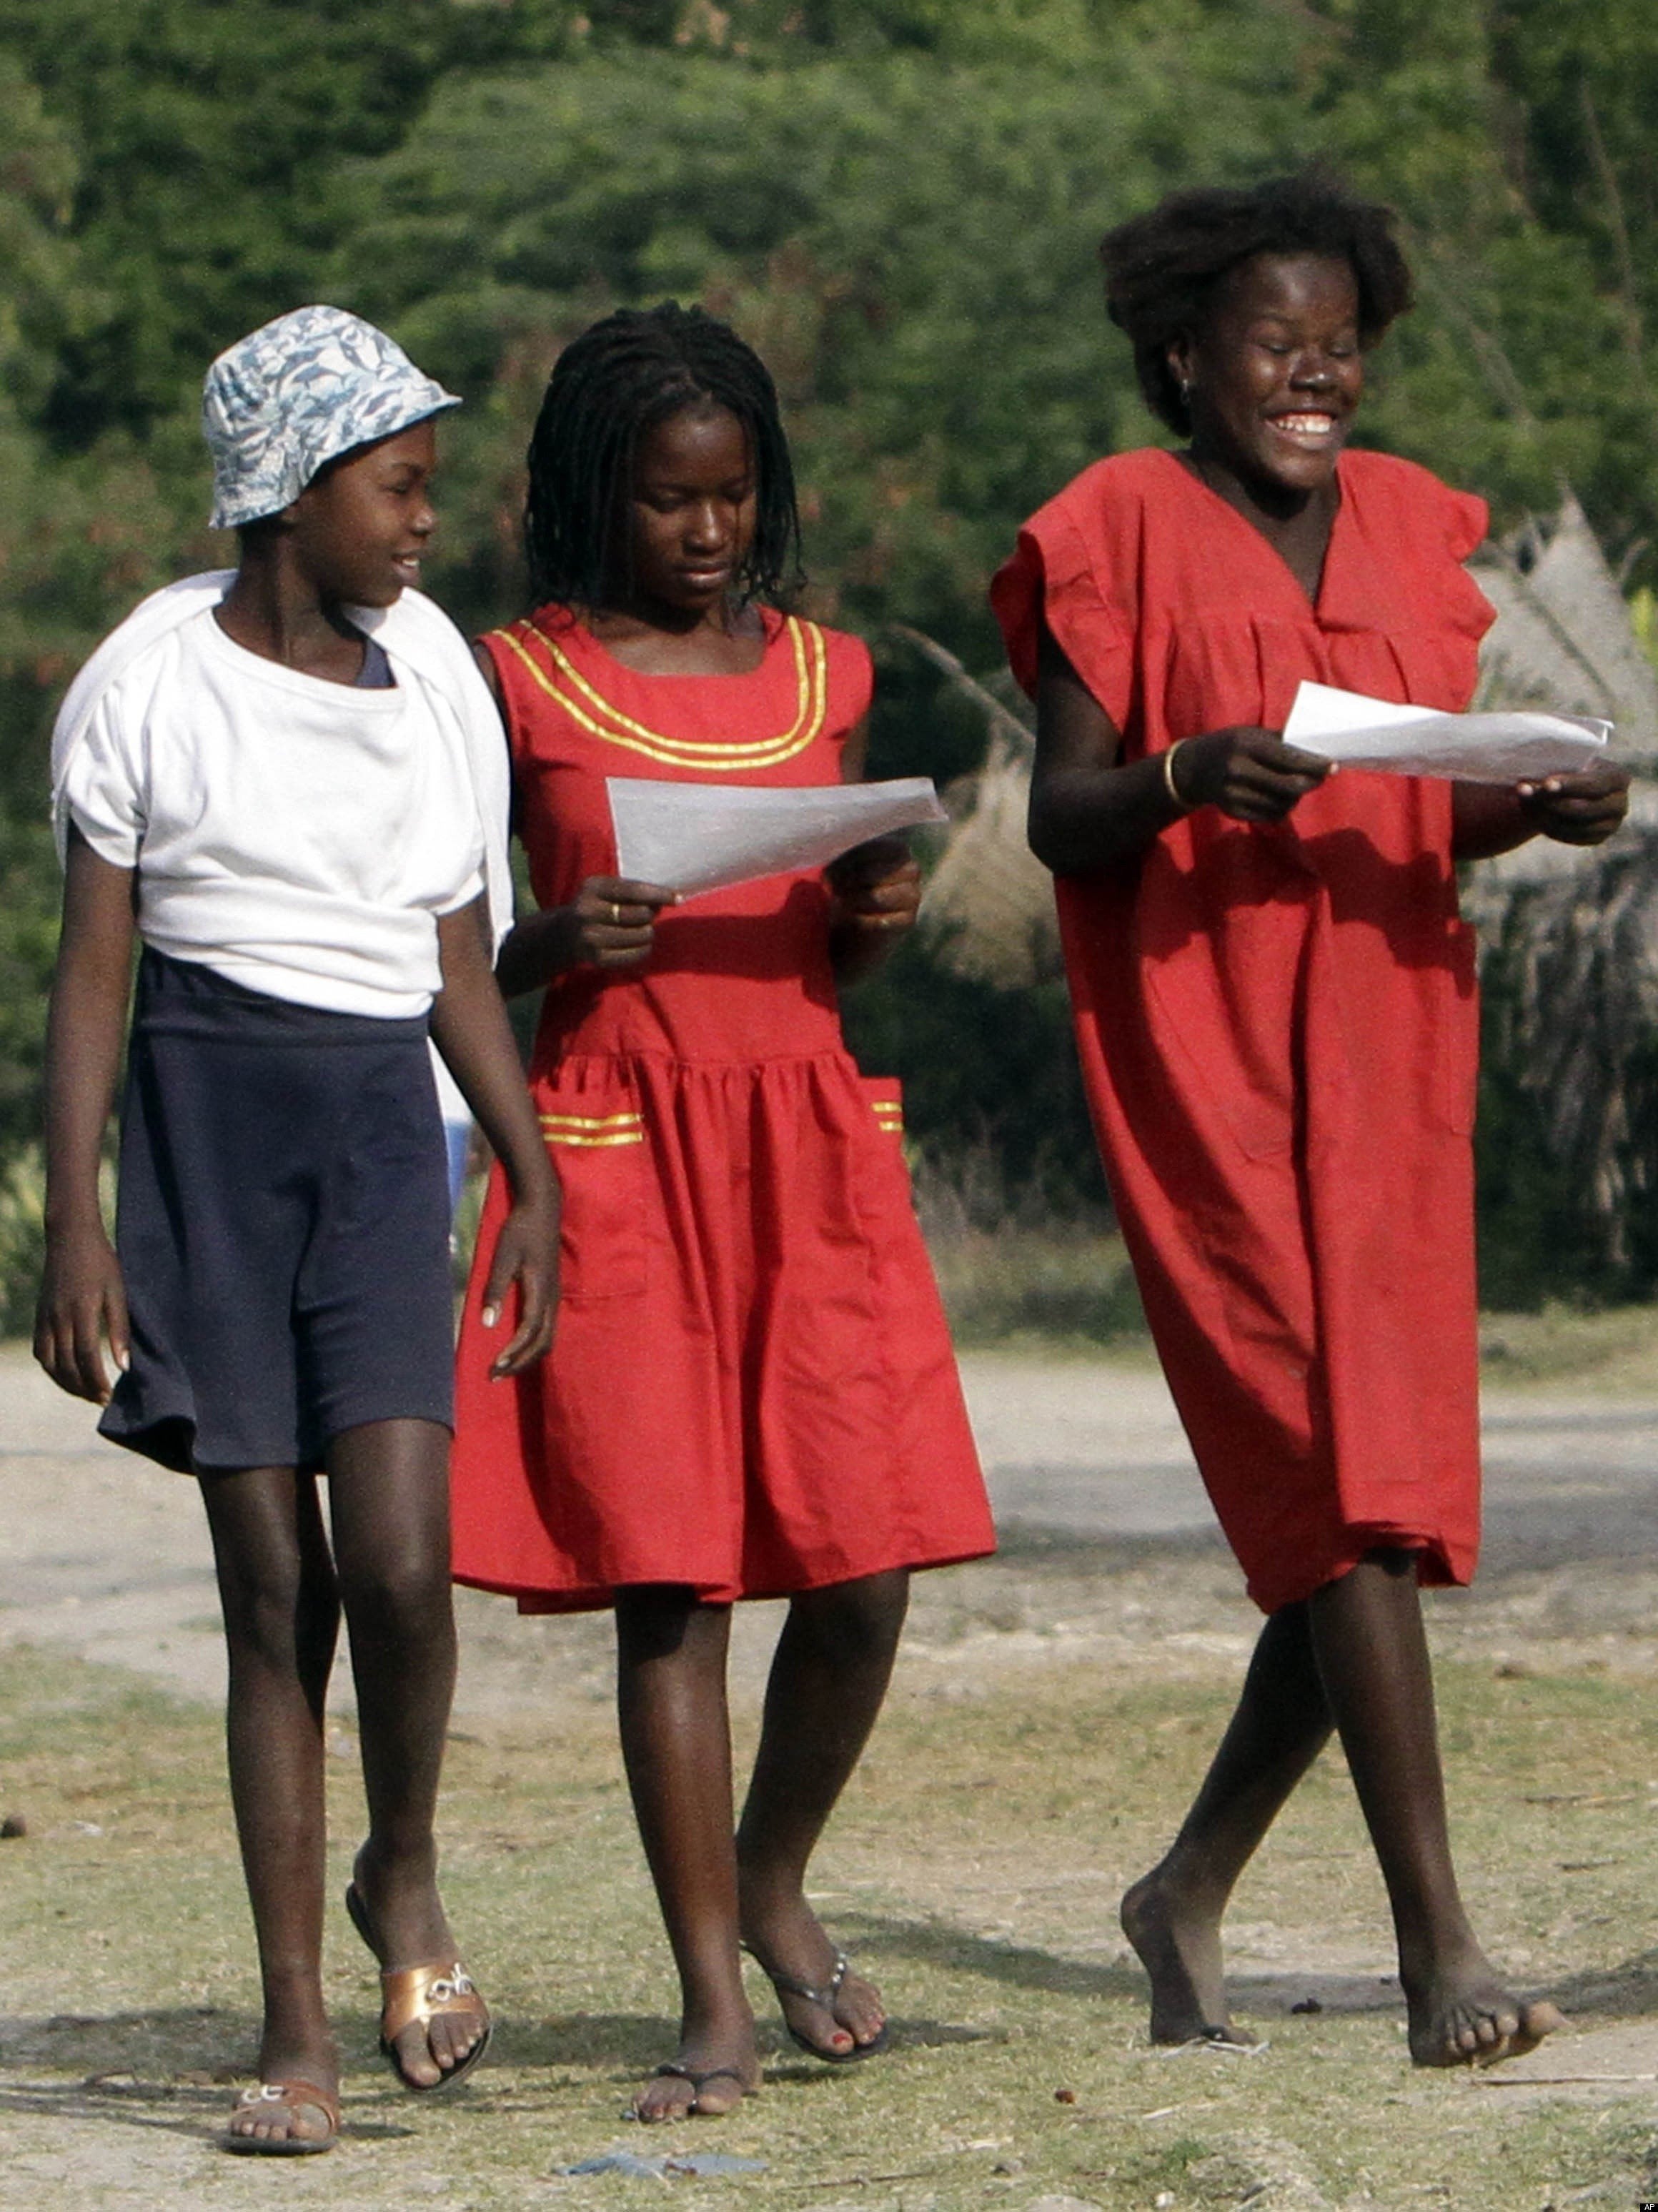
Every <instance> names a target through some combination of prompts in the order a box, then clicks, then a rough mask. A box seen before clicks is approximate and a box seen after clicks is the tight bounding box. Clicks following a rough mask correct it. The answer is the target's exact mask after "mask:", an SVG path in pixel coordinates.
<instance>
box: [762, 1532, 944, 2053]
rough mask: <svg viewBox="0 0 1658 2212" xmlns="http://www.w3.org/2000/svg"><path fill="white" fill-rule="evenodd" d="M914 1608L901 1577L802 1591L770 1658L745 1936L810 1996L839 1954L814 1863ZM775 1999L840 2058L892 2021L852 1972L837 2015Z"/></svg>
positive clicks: (783, 1993) (794, 1999)
mask: <svg viewBox="0 0 1658 2212" xmlns="http://www.w3.org/2000/svg"><path fill="white" fill-rule="evenodd" d="M908 1602H909V1577H908V1574H907V1573H905V1572H903V1571H902V1570H899V1571H893V1572H891V1573H888V1574H879V1575H868V1576H865V1577H862V1578H861V1579H860V1580H859V1581H857V1582H850V1583H836V1584H835V1585H834V1586H833V1587H832V1588H829V1589H816V1590H805V1591H802V1592H801V1593H800V1595H799V1596H797V1597H796V1598H795V1599H794V1601H793V1603H792V1604H791V1605H790V1607H789V1612H788V1619H787V1620H786V1623H785V1624H784V1628H783V1632H782V1635H781V1636H780V1638H779V1639H778V1644H777V1652H776V1656H775V1657H774V1659H773V1661H772V1668H771V1675H770V1679H769V1680H768V1683H767V1686H766V1706H765V1717H764V1721H763V1723H762V1729H761V1735H760V1747H759V1751H758V1753H756V1758H755V1762H754V1774H753V1777H752V1778H751V1779H750V1784H749V1794H748V1802H746V1804H745V1805H744V1808H743V1820H742V1826H740V1827H739V1828H738V1833H737V1863H738V1885H739V1892H740V1895H741V1899H742V1930H743V1940H744V1942H745V1943H746V1944H747V1945H748V1946H749V1948H750V1950H751V1951H752V1952H753V1953H754V1954H755V1956H756V1958H757V1959H758V1960H760V1962H761V1964H762V1966H765V1967H767V1968H768V1970H770V1971H771V1972H773V1973H774V1974H777V1975H779V1976H781V1977H783V1978H785V1979H786V1980H789V1981H793V1982H797V1983H800V1984H805V1986H806V1987H808V1988H811V1989H817V1990H828V1988H829V1984H830V1982H831V1980H832V1979H833V1977H834V1973H835V1958H836V1953H835V1946H834V1945H833V1944H832V1943H831V1942H830V1941H829V1937H828V1936H826V1935H825V1934H824V1932H823V1928H822V1927H821V1926H820V1925H819V1923H818V1920H817V1915H816V1914H815V1913H814V1912H813V1911H812V1910H811V1906H810V1905H808V1904H807V1902H806V1898H805V1874H806V1862H807V1861H808V1859H809V1858H810V1857H811V1854H812V1850H813V1849H814V1848H815V1846H816V1844H817V1838H819V1836H820V1835H822V1833H823V1826H824V1823H825V1822H826V1821H827V1820H828V1819H829V1814H831V1813H832V1812H833V1811H834V1809H835V1803H836V1802H837V1801H838V1799H839V1797H840V1795H841V1790H843V1789H844V1788H845V1787H846V1784H847V1779H848V1778H849V1777H850V1775H851V1773H852V1770H853V1767H854V1766H855V1765H857V1764H858V1760H859V1756H860V1755H861V1753H862V1752H863V1748H864V1746H865V1743H866V1742H867V1741H869V1732H870V1730H871V1729H872V1727H873V1726H874V1725H875V1718H876V1716H877V1714H878V1712H879V1711H880V1710H881V1701H882V1699H884V1697H885V1695H886V1690H887V1684H888V1682H889V1680H890V1679H891V1674H892V1662H893V1660H894V1657H895V1656H896V1653H897V1650H898V1638H899V1635H900V1633H901V1632H902V1628H903V1625H904V1614H905V1612H906V1609H907V1608H908ZM778 1996H779V1999H780V2002H781V2004H782V2008H783V2016H784V2018H785V2019H786V2021H788V2024H789V2026H790V2027H791V2028H792V2029H793V2031H794V2032H795V2033H796V2034H798V2035H799V2036H800V2037H802V2038H804V2039H805V2041H806V2042H807V2043H808V2044H810V2045H814V2046H815V2047H816V2048H817V2049H819V2050H822V2051H825V2052H827V2053H828V2054H829V2056H830V2057H846V2056H847V2054H848V2053H849V2052H850V2051H853V2049H854V2047H855V2046H856V2045H859V2044H870V2043H873V2042H874V2041H875V2040H876V2039H877V2038H878V2036H879V2035H880V2033H881V2031H882V2029H883V2027H884V2026H885V2020H886V2016H885V2015H884V2012H883V2010H882V2008H881V2000H880V1997H879V1995H878V1992H877V1991H876V1990H874V1989H873V1988H872V1986H871V1984H869V1983H868V1982H865V1981H864V1980H862V1979H861V1978H859V1976H857V1975H855V1974H847V1975H846V1976H845V1977H844V1978H843V1979H842V1980H841V1985H840V1988H839V1989H838V1990H837V1991H836V1992H835V2001H834V2004H833V2008H830V2007H829V2006H827V2005H823V2004H817V2003H814V2002H812V2001H811V1999H809V1998H806V1997H803V1996H800V1995H799V1993H798V1991H793V1990H787V1989H785V1988H780V1989H779V1990H778Z"/></svg>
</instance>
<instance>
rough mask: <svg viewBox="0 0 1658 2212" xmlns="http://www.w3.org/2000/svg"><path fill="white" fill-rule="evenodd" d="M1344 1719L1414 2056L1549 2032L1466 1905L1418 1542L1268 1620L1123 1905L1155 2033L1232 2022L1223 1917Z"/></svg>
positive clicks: (1495, 2048)
mask: <svg viewBox="0 0 1658 2212" xmlns="http://www.w3.org/2000/svg"><path fill="white" fill-rule="evenodd" d="M1332 1726H1334V1727H1335V1728H1336V1729H1338V1730H1339V1733H1340V1736H1341V1744H1342V1749H1343V1750H1344V1751H1345V1753H1346V1756H1347V1763H1348V1765H1349V1767H1350V1768H1351V1771H1352V1776H1353V1782H1354V1786H1355V1787H1356V1789H1357V1792H1358V1798H1359V1803H1360V1806H1361V1807H1362V1808H1363V1813H1364V1817H1365V1820H1366V1823H1367V1825H1368V1826H1369V1828H1370V1838H1371V1841H1372V1843H1373V1844H1375V1846H1376V1857H1377V1859H1378V1860H1379V1862H1380V1863H1381V1867H1382V1878H1383V1880H1384V1881H1386V1883H1387V1885H1388V1897H1389V1899H1390V1900H1391V1902H1392V1905H1393V1910H1394V1929H1395V1932H1396V1934H1397V1936H1398V1941H1399V1955H1400V1980H1401V1982H1402V1983H1403V1985H1404V1989H1405V1997H1406V2008H1407V2011H1408V2014H1409V2018H1410V2040H1411V2056H1412V2057H1413V2058H1414V2059H1415V2060H1416V2062H1417V2063H1418V2065H1455V2064H1458V2063H1461V2062H1463V2061H1465V2060H1467V2059H1468V2058H1473V2057H1499V2056H1501V2055H1502V2054H1503V2052H1504V2051H1509V2050H1512V2049H1515V2048H1516V2047H1520V2046H1522V2045H1529V2044H1531V2043H1533V2042H1535V2040H1536V2039H1538V2037H1540V2036H1541V2035H1546V2034H1547V2033H1549V2031H1550V2030H1551V2029H1552V2027H1556V2026H1558V2022H1559V2015H1558V2013H1557V2012H1556V2011H1555V2009H1554V2008H1553V2006H1552V2005H1548V2004H1529V2005H1527V2004H1521V2002H1518V2001H1517V2000H1516V1999H1515V1998H1514V1997H1512V1996H1509V1993H1508V1992H1507V1991H1506V1990H1504V1989H1503V1986H1502V1984H1501V1983H1500V1982H1499V1981H1498V1979H1497V1976H1496V1974H1495V1973H1494V1972H1493V1971H1492V1969H1491V1966H1490V1965H1489V1963H1488V1962H1487V1960H1486V1959H1485V1954H1483V1952H1481V1950H1480V1948H1479V1945H1478V1943H1477V1942H1475V1940H1474V1936H1473V1930H1472V1929H1470V1927H1469V1925H1468V1922H1467V1915H1466V1913H1465V1912H1464V1911H1463V1908H1462V1902H1461V1896H1460V1894H1459V1893H1458V1890H1457V1887H1456V1876H1455V1871H1454V1869H1453V1867H1452V1863H1451V1854H1450V1841H1449V1836H1448V1831H1447V1826H1446V1820H1445V1796H1444V1785H1443V1781H1442V1776H1441V1772H1440V1765H1439V1748H1438V1741H1437V1735H1436V1729H1435V1723H1434V1704H1433V1679H1432V1672H1431V1669H1430V1666H1429V1662H1428V1650H1427V1639H1426V1638H1425V1636H1424V1632H1423V1626H1422V1609H1421V1603H1420V1600H1419V1598H1418V1594H1417V1587H1416V1574H1415V1562H1414V1560H1413V1559H1412V1555H1411V1554H1410V1553H1407V1552H1396V1551H1387V1552H1382V1551H1378V1552H1376V1553H1371V1554H1370V1557H1368V1558H1367V1559H1363V1560H1362V1561H1361V1562H1360V1563H1359V1565H1357V1567H1355V1568H1354V1569H1353V1570H1352V1571H1351V1573H1349V1574H1345V1575H1343V1576H1341V1577H1339V1580H1337V1581H1335V1582H1333V1583H1327V1584H1326V1586H1325V1587H1324V1588H1323V1589H1321V1590H1318V1591H1316V1592H1315V1594H1314V1595H1313V1596H1312V1597H1310V1598H1309V1599H1308V1600H1307V1601H1306V1602H1305V1604H1303V1605H1296V1606H1287V1607H1284V1610H1283V1611H1282V1612H1280V1613H1275V1614H1274V1615H1273V1616H1272V1619H1271V1620H1269V1621H1268V1622H1267V1624H1266V1627H1265V1628H1264V1629H1263V1630H1262V1632H1261V1636H1260V1642H1259V1643H1258V1644H1257V1645H1256V1647H1255V1654H1254V1659H1253V1661H1252V1662H1251V1664H1250V1668H1249V1674H1248V1679H1247V1680H1246V1681H1245V1684H1244V1689H1243V1695H1242V1699H1241V1700H1240V1701H1239V1705H1238V1709H1237V1711H1236V1714H1235V1715H1234V1717H1233V1719H1232V1723H1231V1725H1230V1727H1229V1729H1227V1732H1226V1735H1225V1736H1224V1739H1223V1741H1222V1743H1221V1747H1220V1750H1219V1751H1218V1753H1217V1754H1216V1758H1215V1762H1214V1765H1212V1767H1211V1769H1210V1771H1209V1773H1208V1776H1207V1777H1206V1779H1205V1782H1204V1785H1203V1788H1202V1789H1201V1790H1199V1794H1198V1797H1197V1801H1196V1802H1195V1803H1194V1804H1193V1808H1192V1810H1191V1812H1190V1813H1189V1814H1187V1818H1186V1820H1185V1823H1184V1825H1183V1826H1182V1827H1181V1832H1180V1834H1179V1836H1178V1837H1177V1838H1175V1843H1174V1844H1173V1846H1172V1847H1171V1849H1170V1850H1169V1854H1168V1856H1167V1857H1165V1858H1164V1859H1163V1862H1162V1863H1161V1864H1159V1865H1158V1866H1157V1867H1155V1868H1153V1869H1152V1871H1151V1873H1150V1874H1149V1875H1146V1876H1145V1878H1144V1880H1143V1881H1139V1882H1137V1883H1136V1884H1135V1885H1134V1887H1133V1888H1132V1889H1131V1890H1130V1891H1129V1892H1128V1894H1127V1897H1125V1898H1124V1899H1123V1905H1122V1921H1123V1929H1124V1932H1125V1933H1126V1934H1127V1936H1128V1939H1129V1941H1130V1942H1132V1943H1133V1946H1134V1948H1135V1950H1136V1951H1137V1952H1138V1953H1139V1956H1140V1960H1141V1962H1142V1964H1143V1965H1144V1966H1145V1969H1146V1972H1148V1973H1149V1974H1150V1976H1151V2032H1152V2034H1153V2036H1154V2037H1156V2038H1157V2040H1158V2041H1160V2042H1181V2041H1184V2040H1186V2039H1187V2038H1188V2037H1190V2036H1193V2035H1203V2034H1210V2033H1214V2032H1215V2031H1216V2030H1220V2031H1222V2032H1223V2033H1227V2034H1229V2035H1230V2034H1231V2033H1232V2027H1231V2021H1230V2015H1229V2014H1228V2012H1227V2008H1226V1999H1225V1990H1224V1983H1223V1980H1222V1977H1221V1965H1220V1921H1221V1915H1222V1913H1223V1912H1224V1910H1225V1906H1226V1901H1227V1899H1228V1898H1229V1897H1230V1894H1231V1892H1232V1888H1233V1886H1234V1884H1235V1883H1236V1881H1237V1878H1238V1876H1239V1875H1240V1874H1241V1873H1242V1870H1243V1868H1244V1866H1245V1865H1246V1863H1248V1859H1249V1857H1250V1856H1251V1854H1252V1853H1253V1852H1254V1850H1255V1847H1256V1846H1257V1844H1259V1843H1260V1839H1261V1838H1262V1837H1263V1836H1264V1835H1265V1834H1266V1831H1267V1829H1268V1828H1269V1827H1270V1826H1271V1825H1272V1820H1273V1818H1274V1816H1275V1815H1276V1814H1277V1812H1278V1808H1279V1807H1280V1806H1281V1805H1282V1804H1283V1803H1284V1800H1285V1798H1286V1797H1288V1796H1289V1794H1290V1792H1291V1790H1293V1789H1294V1787H1295V1785H1296V1784H1297V1781H1299V1779H1300V1778H1301V1776H1302V1775H1303V1773H1305V1771H1306V1770H1307V1768H1308V1767H1309V1765H1311V1763H1312V1761H1313V1759H1315V1757H1316V1755H1317V1753H1318V1751H1319V1749H1320V1747H1321V1746H1322V1744H1323V1742H1324V1741H1325V1739H1326V1738H1327V1735H1329V1732H1330V1729H1331V1727H1332Z"/></svg>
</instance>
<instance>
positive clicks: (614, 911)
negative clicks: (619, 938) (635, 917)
mask: <svg viewBox="0 0 1658 2212" xmlns="http://www.w3.org/2000/svg"><path fill="white" fill-rule="evenodd" d="M610 920H611V921H613V922H614V923H615V924H616V927H617V928H618V929H620V928H621V927H622V908H620V907H619V906H618V905H617V904H616V901H615V900H614V899H612V900H611V901H610Z"/></svg>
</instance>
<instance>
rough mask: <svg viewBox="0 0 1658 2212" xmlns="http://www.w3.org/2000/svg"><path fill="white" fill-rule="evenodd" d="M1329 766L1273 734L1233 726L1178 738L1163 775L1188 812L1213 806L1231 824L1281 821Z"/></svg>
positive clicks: (1267, 731)
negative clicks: (1172, 755) (1173, 756)
mask: <svg viewBox="0 0 1658 2212" xmlns="http://www.w3.org/2000/svg"><path fill="white" fill-rule="evenodd" d="M1333 765H1334V763H1333V762H1331V761H1327V760H1321V759H1320V758H1319V757H1318V756H1317V755H1316V754H1315V753H1303V752H1302V751H1300V750H1298V749H1297V747H1296V746H1294V745H1286V744H1284V740H1283V738H1280V737H1279V736H1278V733H1277V732H1275V731H1272V730H1262V729H1254V728H1250V727H1248V726H1238V727H1235V728H1232V729H1225V730H1210V731H1208V732H1206V733H1205V735H1204V736H1202V737H1200V738H1185V739H1183V740H1182V741H1181V744H1180V747H1179V750H1178V751H1177V752H1176V753H1175V758H1174V761H1173V762H1172V763H1171V764H1170V769H1169V774H1170V775H1172V777H1173V780H1174V786H1175V792H1176V793H1177V795H1178V796H1179V798H1180V799H1181V800H1182V801H1183V803H1184V804H1185V805H1186V806H1187V808H1188V809H1190V808H1192V807H1194V806H1218V808H1219V809H1220V811H1221V812H1222V813H1223V814H1228V815H1230V817H1232V819H1233V820H1234V821H1235V822H1282V821H1283V819H1284V816H1285V815H1286V814H1288V813H1289V812H1290V811H1291V809H1292V808H1294V807H1297V806H1298V805H1300V804H1301V802H1302V800H1303V799H1305V798H1306V796H1307V794H1308V793H1309V791H1316V790H1317V789H1318V787H1319V786H1320V784H1321V783H1322V782H1323V781H1324V779H1325V777H1326V776H1327V775H1329V773H1330V771H1331V769H1332V768H1333Z"/></svg>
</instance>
